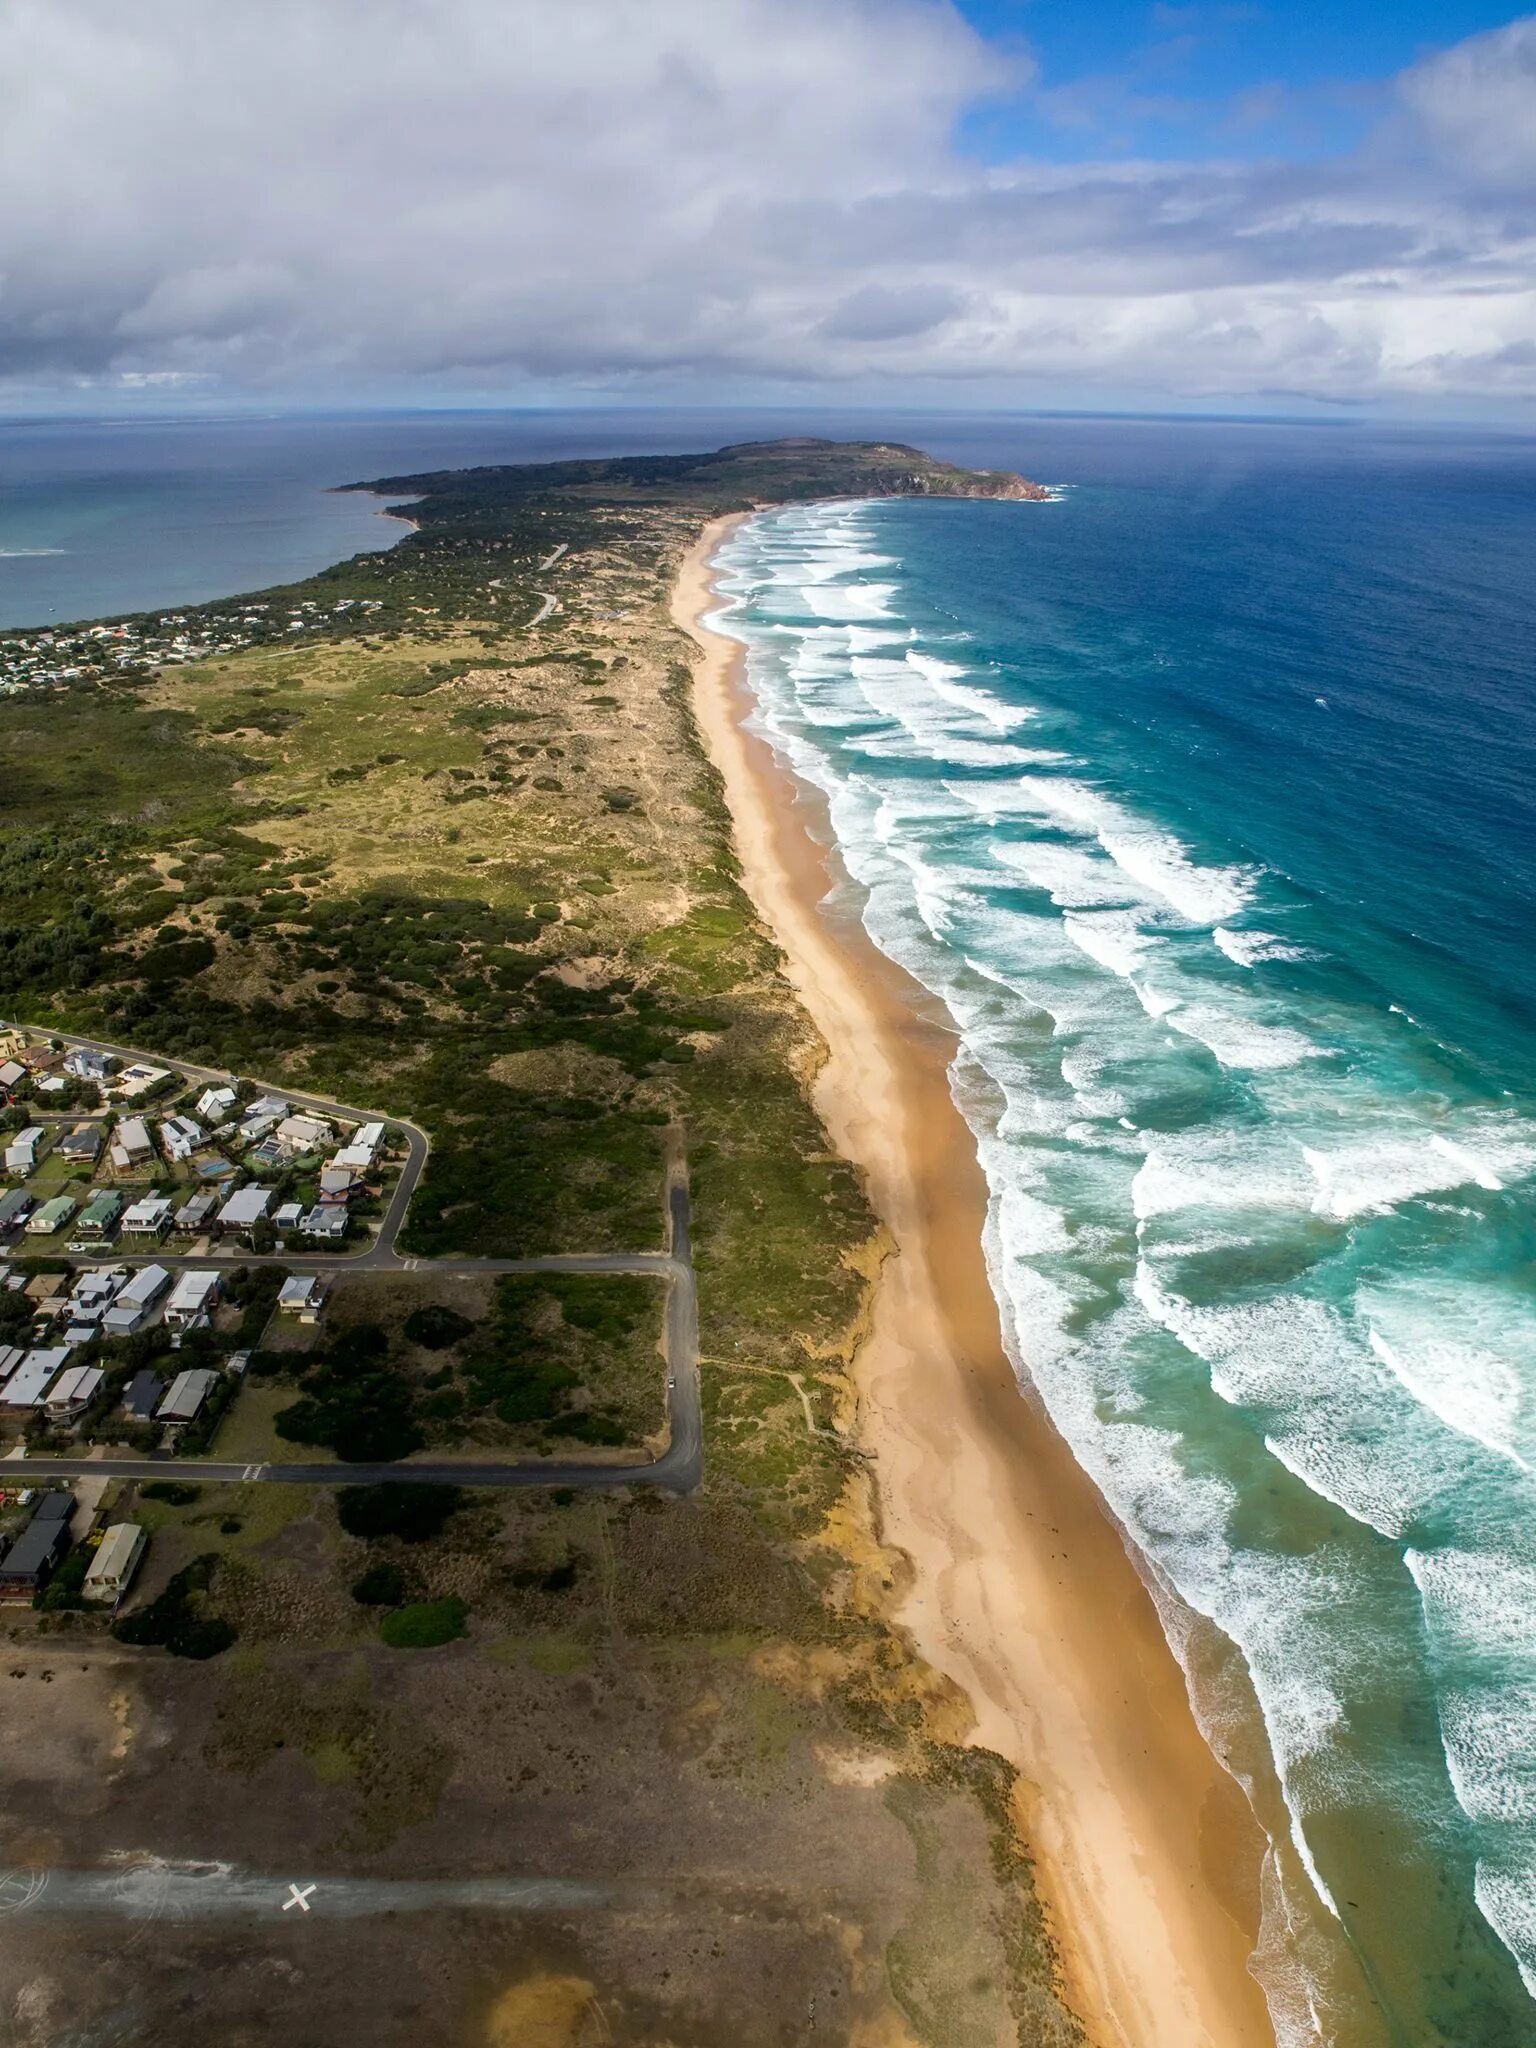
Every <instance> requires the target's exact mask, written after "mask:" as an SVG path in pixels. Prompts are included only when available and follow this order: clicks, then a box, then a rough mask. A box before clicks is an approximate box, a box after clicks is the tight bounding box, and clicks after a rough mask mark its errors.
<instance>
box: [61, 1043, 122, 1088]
mask: <svg viewBox="0 0 1536 2048" xmlns="http://www.w3.org/2000/svg"><path fill="white" fill-rule="evenodd" d="M64 1071H65V1073H66V1074H73V1075H74V1077H75V1079H76V1080H77V1081H105V1079H106V1078H107V1076H108V1074H110V1073H111V1071H112V1056H111V1054H110V1053H105V1052H95V1051H93V1050H92V1048H91V1047H90V1046H88V1045H77V1046H75V1047H74V1048H73V1049H72V1050H71V1051H69V1052H67V1053H65V1055H64Z"/></svg>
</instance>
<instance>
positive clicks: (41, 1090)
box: [37, 1074, 70, 1095]
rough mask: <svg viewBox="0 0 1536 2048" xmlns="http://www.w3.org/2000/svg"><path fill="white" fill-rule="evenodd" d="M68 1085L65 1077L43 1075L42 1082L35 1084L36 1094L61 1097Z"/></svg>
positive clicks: (60, 1075) (61, 1075)
mask: <svg viewBox="0 0 1536 2048" xmlns="http://www.w3.org/2000/svg"><path fill="white" fill-rule="evenodd" d="M69 1085H70V1083H69V1080H68V1077H67V1076H66V1075H63V1074H45V1075H44V1076H43V1078H42V1080H41V1081H39V1082H38V1083H37V1092H38V1094H39V1095H62V1094H63V1093H64V1091H65V1089H66V1088H68V1087H69Z"/></svg>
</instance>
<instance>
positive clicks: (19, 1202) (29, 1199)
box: [0, 1188, 36, 1231]
mask: <svg viewBox="0 0 1536 2048" xmlns="http://www.w3.org/2000/svg"><path fill="white" fill-rule="evenodd" d="M35 1202H36V1197H35V1196H33V1195H29V1194H28V1193H27V1191H26V1189H25V1188H8V1189H7V1190H6V1192H5V1193H4V1194H3V1195H0V1231H8V1230H14V1229H15V1228H16V1226H17V1225H18V1224H20V1223H25V1222H26V1220H27V1217H28V1216H29V1215H30V1213H31V1211H32V1209H33V1207H34V1205H35Z"/></svg>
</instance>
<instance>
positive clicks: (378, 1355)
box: [273, 1323, 426, 1464]
mask: <svg viewBox="0 0 1536 2048" xmlns="http://www.w3.org/2000/svg"><path fill="white" fill-rule="evenodd" d="M299 1384H300V1387H301V1388H302V1390H303V1391H302V1393H301V1396H300V1398H299V1399H298V1400H297V1401H295V1402H294V1404H293V1406H292V1407H291V1408H283V1409H281V1410H279V1412H278V1414H277V1415H276V1417H275V1418H274V1420H273V1427H274V1428H275V1429H276V1431H277V1433H278V1435H279V1436H280V1437H285V1438H286V1439H287V1440H288V1441H289V1442H291V1443H301V1444H324V1445H326V1446H327V1447H328V1448H329V1449H331V1450H333V1451H334V1452H335V1453H336V1455H337V1457H338V1458H341V1459H343V1460H344V1461H346V1462H347V1463H349V1464H372V1463H377V1462H379V1461H381V1460H385V1459H394V1458H406V1457H409V1456H410V1454H411V1452H412V1451H419V1450H420V1449H421V1446H422V1444H423V1443H424V1442H425V1441H426V1439H425V1437H424V1436H423V1434H422V1431H421V1427H420V1425H419V1423H418V1422H417V1420H416V1416H415V1400H414V1396H413V1394H412V1392H411V1388H410V1385H409V1383H408V1381H407V1380H406V1379H405V1377H404V1375H403V1374H402V1373H401V1372H400V1371H399V1369H398V1367H397V1366H396V1365H395V1364H394V1363H393V1362H392V1361H391V1359H390V1357H389V1355H388V1343H387V1340H386V1338H385V1335H384V1332H383V1331H382V1330H380V1329H376V1328H374V1327H372V1326H371V1325H369V1324H366V1323H365V1324H360V1325H358V1326H356V1327H354V1328H353V1329H350V1330H346V1331H343V1332H342V1333H341V1335H340V1336H338V1337H336V1338H335V1339H334V1340H333V1341H332V1343H331V1346H330V1349H329V1350H328V1351H327V1352H325V1353H324V1354H323V1355H322V1356H321V1358H320V1360H319V1363H318V1364H316V1365H315V1366H313V1368H312V1369H311V1370H310V1371H308V1372H306V1373H305V1375H304V1377H303V1379H302V1380H301V1381H300V1383H299Z"/></svg>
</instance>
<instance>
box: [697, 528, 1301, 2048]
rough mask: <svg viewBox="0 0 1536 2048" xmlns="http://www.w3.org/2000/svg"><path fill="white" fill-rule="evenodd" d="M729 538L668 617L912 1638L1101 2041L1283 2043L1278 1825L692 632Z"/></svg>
mask: <svg viewBox="0 0 1536 2048" xmlns="http://www.w3.org/2000/svg"><path fill="white" fill-rule="evenodd" d="M734 523H735V522H734V521H733V520H719V521H716V522H714V523H713V524H712V525H711V526H710V527H708V528H706V529H705V531H704V533H703V534H702V535H701V536H700V539H699V541H698V543H697V544H696V546H695V547H694V549H693V550H692V551H691V553H690V555H689V557H688V559H687V561H686V563H685V564H684V566H683V569H682V571H681V573H680V576H679V579H678V583H677V586H676V589H675V592H674V598H673V613H674V617H675V619H676V621H677V623H678V624H679V625H680V626H681V627H682V628H683V629H684V630H685V631H686V632H688V633H689V634H690V635H691V636H692V637H693V638H694V639H695V640H696V641H697V642H698V643H699V645H700V646H701V647H702V648H703V649H704V653H705V659H704V661H703V663H702V664H701V665H700V667H699V670H698V674H697V680H696V688H695V710H696V715H697V718H698V722H699V726H700V729H701V732H702V734H703V737H704V741H705V745H706V746H707V748H708V750H709V753H710V756H711V758H712V759H713V761H714V763H715V766H716V767H717V768H718V770H719V771H720V774H721V776H722V777H723V779H724V783H725V793H726V797H727V801H728V803H729V806H730V810H731V815H732V819H733V821H734V825H735V838H736V847H737V851H738V854H739V855H740V858H741V861H742V865H743V869H744V876H745V883H746V887H747V890H748V892H749V894H750V895H751V897H752V899H753V901H754V903H755V904H756V906H757V908H758V910H759V912H760V914H761V915H762V917H763V918H764V920H765V921H766V923H767V924H768V925H769V926H770V927H771V928H772V930H773V932H774V934H775V936H776V938H777V940H778V942H779V944H780V946H781V947H782V949H783V951H784V954H785V957H786V961H787V966H788V974H789V978H790V980H791V982H792V983H793V984H794V986H795V988H796V990H797V992H798V993H799V995H800V997H801V999H802V1001H803V1002H804V1004H805V1006H806V1009H807V1010H808V1012H809V1013H810V1015H811V1017H812V1018H813V1020H814V1021H815V1023H816V1025H817V1027H818V1029H819V1030H820V1031H821V1034H822V1036H823V1037H824V1038H825V1040H826V1042H827V1045H828V1048H829V1055H830V1056H829V1058H828V1060H827V1062H826V1065H825V1067H824V1068H823V1070H822V1072H821V1075H820V1077H819V1079H818V1083H817V1088H816V1105H817V1108H818V1110H819V1111H820V1113H821V1115H822V1117H823V1119H824V1121H825V1123H826V1125H827V1128H828V1131H829V1132H830V1134H831V1136H832V1138H833V1141H834V1142H835V1143H836V1144H837V1146H838V1147H839V1149H840V1150H841V1151H842V1152H843V1153H844V1154H845V1155H846V1156H847V1157H848V1158H850V1159H852V1160H854V1161H855V1162H856V1163H857V1164H858V1165H859V1166H860V1167H861V1168H862V1169H863V1171H864V1173H865V1175H866V1177H867V1184H868V1191H869V1195H870V1198H871V1200H872V1202H873V1204H874V1207H875V1209H876V1211H877V1212H878V1214H879V1215H880V1217H881V1219H882V1221H883V1222H884V1223H885V1225H886V1227H887V1229H888V1231H889V1232H890V1235H891V1239H892V1242H893V1244H894V1246H895V1250H896V1256H894V1257H892V1258H889V1259H887V1261H886V1262H885V1265H884V1269H883V1272H882V1275H881V1279H880V1282H879V1285H878V1288H877V1290H876V1297H875V1302H874V1309H873V1317H872V1323H871V1329H870V1335H869V1337H868V1340H867V1342H866V1343H865V1344H864V1346H863V1347H862V1349H861V1351H860V1354H859V1359H858V1365H857V1380H858V1393H859V1429H860V1435H861V1439H862V1441H863V1443H864V1446H865V1448H866V1449H867V1450H868V1451H869V1452H870V1453H871V1454H872V1457H873V1461H874V1469H875V1473H876V1478H877V1483H878V1486H879V1491H880V1499H881V1507H882V1514H883V1520H884V1534H885V1536H886V1537H887V1539H888V1540H889V1541H890V1542H891V1543H893V1544H894V1545H896V1546H897V1547H898V1548H899V1549H901V1550H902V1551H903V1552H905V1554H906V1555H907V1557H908V1558H909V1559H910V1561H911V1567H912V1575H911V1582H910V1585H909V1586H908V1587H907V1589H906V1590H905V1591H904V1594H903V1597H902V1601H901V1606H900V1608H899V1611H898V1613H897V1615H896V1619H897V1621H898V1622H899V1623H900V1624H901V1625H902V1626H904V1627H905V1628H907V1629H908V1630H909V1631H910V1632H911V1635H912V1637H913V1639H914V1642H915V1644H916V1646H917V1648H918V1650H919V1652H920V1653H921V1655H922V1656H923V1657H924V1658H925V1659H926V1660H927V1661H928V1662H929V1663H930V1664H931V1665H933V1666H934V1667H935V1668H936V1669H937V1670H939V1671H941V1672H943V1673H944V1674H945V1675H946V1676H948V1677H949V1678H951V1679H953V1680H954V1681H955V1683H956V1684H958V1685H959V1686H960V1687H961V1688H962V1689H963V1690H964V1691H965V1693H966V1694H967V1696H968V1697H969V1699H970V1701H971V1703H972V1707H973V1709H974V1712H975V1716H976V1728H975V1739H976V1740H977V1741H978V1742H981V1743H984V1744H986V1745H987V1746H988V1747H990V1748H992V1749H995V1750H997V1751H999V1752H1000V1753H1001V1754H1003V1755H1004V1756H1006V1757H1008V1758H1009V1759H1010V1760H1011V1761H1012V1762H1014V1763H1015V1764H1016V1765H1017V1766H1018V1767H1019V1769H1020V1770H1021V1772H1022V1773H1023V1774H1024V1776H1025V1778H1026V1779H1027V1780H1029V1782H1030V1783H1031V1784H1032V1785H1033V1786H1034V1787H1036V1788H1037V1797H1036V1798H1035V1800H1034V1802H1033V1810H1032V1812H1031V1815H1030V1824H1031V1830H1032V1843H1033V1847H1034V1848H1035V1850H1036V1852H1037V1854H1038V1857H1039V1873H1038V1875H1039V1880H1040V1885H1041V1890H1042V1893H1043V1895H1044V1898H1045V1900H1046V1903H1047V1906H1048V1908H1049V1910H1050V1913H1051V1917H1052V1924H1053V1928H1054V1931H1055V1933H1056V1936H1057V1939H1058V1941H1059V1943H1060V1946H1061V1952H1062V1957H1063V1965H1064V1970H1065V1974H1066V1979H1067V1991H1068V1995H1069V1997H1070V1998H1071V2000H1072V2002H1073V2004H1074V2006H1075V2007H1076V2009H1077V2010H1078V2011H1079V2012H1080V2013H1081V2015H1082V2017H1083V2019H1084V2021H1085V2023H1086V2025H1087V2026H1088V2029H1089V2032H1090V2035H1091V2036H1092V2038H1093V2039H1094V2040H1095V2041H1096V2042H1098V2043H1102V2044H1105V2048H1108V2044H1124V2048H1250V2044H1252V2048H1267V2044H1272V2042H1273V2040H1274V2035H1273V2030H1272V2028H1271V2026H1270V2022H1269V2017H1268V2013H1267V2010H1266V2007H1265V2003H1264V1999H1263V1996H1262V1994H1261V1993H1260V1991H1259V1988H1258V1986H1257V1984H1256V1982H1255V1981H1254V1979H1253V1977H1252V1976H1251V1975H1250V1974H1249V1972H1248V1968H1247V1961H1248V1957H1249V1955H1250V1954H1251V1952H1252V1950H1253V1948H1254V1945H1255V1942H1256V1939H1257V1932H1258V1887H1259V1866H1260V1861H1261V1858H1262V1853H1263V1847H1264V1841H1263V1836H1262V1833H1261V1831H1260V1830H1259V1828H1258V1826H1257V1824H1256V1822H1255V1821H1254V1820H1253V1818H1252V1815H1251V1814H1250V1812H1249V1809H1248V1807H1247V1804H1246V1801H1245V1800H1244V1798H1243V1795H1242V1793H1241V1792H1240V1791H1239V1790H1238V1788H1237V1787H1236V1785H1235V1784H1234V1783H1233V1782H1232V1780H1231V1779H1230V1778H1229V1777H1228V1776H1227V1774H1226V1773H1225V1772H1224V1771H1223V1770H1222V1769H1221V1767H1220V1766H1219V1765H1218V1763H1217V1762H1216V1760H1215V1758H1214V1757H1213V1756H1212V1754H1211V1752H1210V1751H1209V1749H1208V1748H1207V1747H1206V1744H1205V1742H1204V1740H1203V1739H1202V1737H1201V1735H1200V1733H1199V1730H1198V1728H1197V1727H1196V1724H1195V1720H1194V1717H1193V1714H1192V1713H1191V1710H1190V1707H1189V1702H1188V1697H1187V1694H1186V1691H1185V1686H1184V1680H1183V1675H1182V1673H1181V1672H1180V1670H1179V1668H1178V1665H1177V1663H1176V1662H1175V1660H1174V1658H1173V1656H1172V1653H1171V1652H1170V1650H1169V1649H1168V1646H1167V1643H1166V1641H1165V1639H1164V1637H1163V1634H1162V1631H1161V1629H1160V1628H1159V1626H1158V1622H1157V1617H1156V1614H1155V1611H1154V1609H1153V1606H1152V1603H1151V1600H1150V1598H1149V1597H1148V1595H1147V1593H1146V1590H1145V1588H1144V1587H1143V1585H1142V1583H1141V1581H1140V1579H1139V1578H1138V1577H1137V1574H1136V1572H1135V1570H1134V1568H1133V1567H1132V1564H1131V1562H1130V1559H1129V1558H1128V1556H1127V1554H1126V1551H1125V1547H1124V1544H1123V1541H1122V1538H1121V1536H1120V1534H1119V1532H1118V1531H1117V1530H1116V1529H1115V1527H1114V1526H1113V1525H1112V1523H1111V1522H1110V1521H1109V1519H1108V1518H1107V1516H1106V1515H1105V1513H1104V1512H1103V1510H1102V1507H1101V1505H1100V1503H1099V1501H1098V1498H1097V1496H1096V1495H1095V1493H1094V1492H1093V1489H1092V1487H1091V1486H1090V1484H1089V1482H1088V1481H1087V1479H1086V1478H1085V1476H1084V1475H1083V1474H1082V1472H1081V1471H1080V1470H1079V1469H1078V1467H1077V1465H1076V1464H1075V1463H1074V1462H1073V1460H1072V1458H1071V1456H1070V1454H1069V1453H1068V1452H1067V1450H1066V1448H1065V1446H1064V1445H1063V1444H1062V1442H1061V1441H1060V1439H1059V1438H1058V1437H1057V1436H1056V1434H1055V1432H1054V1430H1052V1428H1051V1427H1050V1425H1049V1423H1048V1422H1047V1421H1046V1420H1045V1418H1044V1417H1043V1415H1042V1414H1041V1413H1040V1412H1039V1410H1038V1409H1037V1408H1036V1406H1035V1405H1034V1404H1033V1403H1031V1402H1029V1401H1027V1400H1025V1399H1023V1398H1021V1396H1020V1394H1019V1390H1018V1386H1017V1384H1016V1382H1015V1379H1014V1376H1013V1372H1012V1369H1011V1368H1010V1366H1009V1364H1008V1362H1007V1359H1006V1358H1005V1356H1004V1354H1003V1350H1002V1343H1001V1337H1000V1333H999V1325H998V1317H997V1309H996V1305H995V1303H994V1301H993V1297H992V1293H991V1289H990V1286H989V1284H988V1280H987V1276H986V1270H985V1264H984V1260H983V1254H982V1223H983V1218H984V1214H985V1202H986V1191H985V1185H984V1182H983V1180H982V1175H981V1170H980V1167H979V1165H978V1163H977V1159H976V1152H975V1146H974V1143H973V1141H972V1138H971V1134H970V1132H969V1130H968V1129H967V1127H966V1125H965V1123H964V1120H963V1119H962V1118H961V1116H960V1114H959V1112H958V1110H957V1109H956V1108H955V1106H954V1103H953V1101H952V1099H951V1096H950V1092H949V1082H948V1062H949V1057H950V1054H951V1051H952V1049H953V1041H952V1038H951V1037H950V1036H949V1034H948V1033H947V1032H945V1031H944V1030H943V1028H942V1027H941V1026H940V1025H937V1024H935V1023H931V1022H926V1021H924V1019H923V1017H922V1016H920V1015H919V1014H918V1009H917V1007H916V1006H917V1003H918V1001H919V1000H921V1002H922V1006H923V1010H924V1011H925V1012H926V1013H927V1014H928V1015H930V1016H931V1015H932V1014H933V1012H934V1009H935V1006H934V1005H933V1003H932V1002H931V1000H930V999H928V998H927V997H926V995H923V994H921V992H919V991H918V990H917V989H916V988H915V986H914V985H913V984H911V983H910V982H909V981H908V980H907V978H906V977H905V976H904V975H903V974H902V973H901V972H900V971H899V970H898V969H897V968H895V967H894V966H893V965H892V964H891V963H890V962H889V961H887V960H886V959H885V957H884V956H883V955H882V954H881V953H880V952H879V951H878V950H877V949H876V948H875V946H874V945H873V943H872V942H871V941H870V940H869V938H868V937H867V935H866V934H865V933H864V931H863V929H862V927H860V926H858V925H857V924H855V923H853V922H852V921H850V920H837V919H834V917H833V916H831V915H830V914H829V913H828V912H827V911H826V910H825V909H824V908H823V900H824V898H825V896H826V894H827V891H828V889H829V887H830V886H831V883H832V881H833V879H834V872H835V871H834V869H833V866H832V864H831V856H829V853H828V851H827V839H828V834H827V832H826V830H825V825H824V823H823V822H822V821H821V819H820V817H819V815H818V813H819V800H818V799H817V798H816V797H815V795H814V793H813V792H811V791H809V790H807V789H805V788H804V787H803V786H802V785H801V784H800V783H799V782H798V780H797V779H795V778H794V777H792V776H791V775H790V773H789V772H788V771H787V770H786V769H785V768H784V767H783V766H782V764H781V763H780V762H779V761H778V760H777V759H776V757H775V756H774V755H773V753H772V751H771V749H770V748H769V747H768V746H767V745H766V744H765V743H764V742H763V741H761V740H760V739H758V738H756V737H755V736H753V735H751V734H749V733H747V732H746V731H745V730H744V729H743V724H742V720H743V718H744V717H745V715H746V714H747V712H748V711H749V710H750V709H751V700H750V697H749V695H748V692H747V688H746V684H745V679H744V663H743V661H742V658H741V649H740V647H739V646H738V644H737V643H736V642H734V641H731V640H727V639H725V638H722V637H721V636H719V635H716V634H714V633H711V632H710V631H709V630H708V628H707V627H705V626H703V625H702V623H701V622H702V619H703V616H704V614H706V613H707V612H708V611H709V610H711V609H712V608H714V606H715V605H716V604H717V603H718V600H717V598H716V596H715V593H714V590H713V586H712V583H711V580H710V573H709V562H710V559H711V557H712V555H713V554H714V552H715V550H716V549H717V548H718V546H719V545H720V542H721V540H722V538H723V537H724V535H725V533H726V532H728V531H729V529H730V527H731V526H732V525H733V524H734ZM818 825H820V830H819V831H818V830H817V829H816V827H817V826H818Z"/></svg>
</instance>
